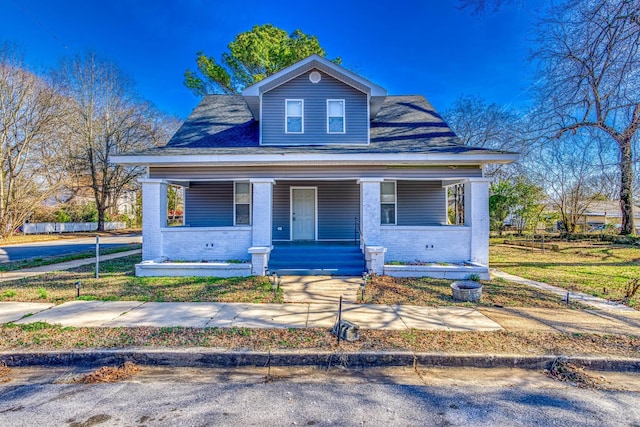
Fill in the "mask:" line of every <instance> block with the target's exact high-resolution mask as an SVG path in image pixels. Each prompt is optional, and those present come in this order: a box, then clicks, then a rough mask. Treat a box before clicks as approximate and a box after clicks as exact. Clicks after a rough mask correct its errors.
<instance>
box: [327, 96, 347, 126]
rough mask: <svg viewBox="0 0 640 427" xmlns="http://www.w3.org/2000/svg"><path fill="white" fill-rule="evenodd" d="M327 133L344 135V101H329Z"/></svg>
mask: <svg viewBox="0 0 640 427" xmlns="http://www.w3.org/2000/svg"><path fill="white" fill-rule="evenodd" d="M327 132H328V133H344V99H327Z"/></svg>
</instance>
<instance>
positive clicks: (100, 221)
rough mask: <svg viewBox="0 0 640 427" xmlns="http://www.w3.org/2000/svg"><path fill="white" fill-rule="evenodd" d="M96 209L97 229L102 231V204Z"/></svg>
mask: <svg viewBox="0 0 640 427" xmlns="http://www.w3.org/2000/svg"><path fill="white" fill-rule="evenodd" d="M97 211H98V231H104V213H105V208H104V205H102V206H98V207H97Z"/></svg>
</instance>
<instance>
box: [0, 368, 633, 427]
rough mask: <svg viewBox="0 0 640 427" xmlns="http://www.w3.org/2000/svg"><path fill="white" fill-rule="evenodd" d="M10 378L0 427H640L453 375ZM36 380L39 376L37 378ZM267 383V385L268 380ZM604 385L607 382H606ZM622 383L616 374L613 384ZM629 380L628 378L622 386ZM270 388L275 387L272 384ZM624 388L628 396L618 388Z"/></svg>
mask: <svg viewBox="0 0 640 427" xmlns="http://www.w3.org/2000/svg"><path fill="white" fill-rule="evenodd" d="M39 369H40V373H38V372H34V370H33V368H32V369H31V370H29V369H27V370H24V371H20V370H14V371H12V373H11V375H10V377H11V376H12V380H11V381H10V382H7V383H4V384H0V425H3V426H16V427H18V426H33V425H40V426H53V425H68V426H89V425H91V426H94V425H110V426H111V425H115V426H120V425H147V426H156V425H162V426H165V425H169V426H171V425H180V426H182V425H198V426H200V425H215V426H238V425H246V426H251V425H257V426H286V425H301V426H310V425H316V426H329V425H340V426H363V425H371V426H383V425H384V426H396V425H397V426H424V425H448V426H456V425H461V426H462V425H464V426H475V425H483V426H486V425H496V426H500V425H509V426H520V425H522V426H525V425H580V426H617V425H637V424H638V423H640V409H639V407H638V405H636V404H635V403H637V402H638V401H639V397H640V396H639V394H638V392H637V391H638V390H639V388H638V387H637V385H638V384H637V379H636V384H635V386H632V387H631V390H629V388H628V387H627V390H612V391H601V390H589V389H580V388H577V387H575V386H572V385H567V384H565V383H558V382H555V381H553V380H551V379H549V378H547V377H545V376H544V375H542V374H541V373H539V372H535V371H521V370H481V369H475V370H474V369H457V370H454V371H453V372H451V371H443V370H440V371H439V372H438V371H435V373H434V371H430V370H424V371H422V372H421V373H420V375H418V374H417V373H416V372H414V371H413V370H410V369H405V370H398V369H397V368H396V370H395V371H388V370H387V371H373V372H372V371H356V372H354V371H348V370H340V369H336V370H332V371H327V370H326V369H315V370H313V369H311V368H306V369H302V368H298V369H297V370H296V369H293V370H291V369H289V370H287V369H284V370H279V371H274V370H271V371H270V372H268V371H267V368H252V369H248V370H247V369H245V370H215V369H193V368H180V369H177V368H148V367H142V368H141V369H142V370H141V372H140V373H139V374H137V375H135V376H134V377H132V378H131V379H129V380H127V381H124V382H119V383H109V384H89V385H81V384H71V383H70V382H71V381H72V379H73V378H75V377H76V376H77V375H78V371H77V370H68V369H69V368H57V369H54V368H49V369H46V368H39ZM36 371H37V370H36ZM267 374H270V375H271V376H270V377H267ZM607 375H609V374H607ZM618 375H620V374H618ZM627 377H628V374H626V376H624V378H627ZM268 378H270V379H271V380H268ZM621 388H625V387H621Z"/></svg>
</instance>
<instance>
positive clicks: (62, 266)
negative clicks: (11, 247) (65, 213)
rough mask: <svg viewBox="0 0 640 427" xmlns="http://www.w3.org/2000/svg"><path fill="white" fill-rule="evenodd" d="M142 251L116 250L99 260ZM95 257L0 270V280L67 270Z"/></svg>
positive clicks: (5, 280)
mask: <svg viewBox="0 0 640 427" xmlns="http://www.w3.org/2000/svg"><path fill="white" fill-rule="evenodd" d="M139 253H142V249H134V250H132V251H125V252H116V253H114V254H109V255H101V256H100V261H108V260H110V259H115V258H122V257H126V256H129V255H135V254H139ZM95 263H96V257H91V258H83V259H76V260H73V261H67V262H60V263H57V264H49V265H42V266H40V267H32V268H24V269H22V270H15V271H5V272H0V282H8V281H11V280H18V279H24V278H25V277H32V276H39V275H42V274H47V273H53V272H54V271H61V270H69V269H72V268H76V267H80V266H82V265H86V264H95Z"/></svg>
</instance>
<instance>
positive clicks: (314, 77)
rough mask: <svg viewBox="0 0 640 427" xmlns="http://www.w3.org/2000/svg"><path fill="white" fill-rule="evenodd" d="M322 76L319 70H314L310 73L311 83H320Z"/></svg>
mask: <svg viewBox="0 0 640 427" xmlns="http://www.w3.org/2000/svg"><path fill="white" fill-rule="evenodd" d="M321 78H322V75H321V74H320V73H319V72H317V71H312V72H311V74H309V81H310V82H311V83H318V82H319V81H320V79H321Z"/></svg>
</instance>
